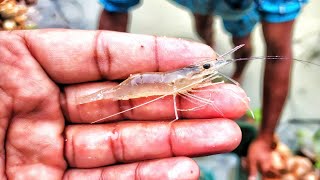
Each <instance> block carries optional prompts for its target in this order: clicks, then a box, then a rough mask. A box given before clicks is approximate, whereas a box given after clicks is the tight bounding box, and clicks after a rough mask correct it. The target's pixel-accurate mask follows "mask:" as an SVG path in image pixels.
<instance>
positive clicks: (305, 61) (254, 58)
mask: <svg viewBox="0 0 320 180" xmlns="http://www.w3.org/2000/svg"><path fill="white" fill-rule="evenodd" d="M290 59H292V60H294V61H298V62H301V63H304V64H311V65H315V66H320V64H317V63H314V62H311V61H308V60H302V59H296V58H286V57H282V56H253V57H247V58H237V59H228V60H225V61H248V60H290Z"/></svg>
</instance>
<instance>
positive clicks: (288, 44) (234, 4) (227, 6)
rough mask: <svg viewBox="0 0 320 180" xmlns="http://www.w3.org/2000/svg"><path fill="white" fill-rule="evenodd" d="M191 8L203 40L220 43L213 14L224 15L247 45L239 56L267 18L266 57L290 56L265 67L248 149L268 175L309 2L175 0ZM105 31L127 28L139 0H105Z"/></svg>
mask: <svg viewBox="0 0 320 180" xmlns="http://www.w3.org/2000/svg"><path fill="white" fill-rule="evenodd" d="M174 1H175V2H176V3H178V4H180V5H182V6H184V7H186V8H187V9H189V10H190V11H191V12H192V13H193V15H194V19H195V28H196V31H197V33H198V35H199V36H200V37H201V38H202V39H203V41H204V42H205V43H206V44H207V45H209V46H211V47H214V45H215V43H214V39H213V34H214V31H213V17H212V15H213V14H215V15H220V16H221V17H222V19H223V24H224V28H225V29H226V30H227V31H228V32H229V33H231V35H232V42H233V44H234V45H235V46H237V45H240V44H246V45H245V46H244V47H243V48H241V49H239V50H238V51H236V52H235V53H234V56H235V58H246V57H250V56H251V54H252V44H251V40H250V38H251V32H252V30H253V28H254V26H255V25H256V24H257V23H258V22H261V24H262V29H263V35H264V40H265V45H266V56H280V57H285V58H286V59H288V60H283V61H276V60H267V61H266V64H265V71H264V85H263V105H262V109H263V115H262V124H261V127H260V132H259V135H258V137H257V138H256V140H255V141H254V142H253V143H252V144H251V145H250V147H249V151H248V162H249V163H248V164H249V174H250V178H254V177H255V176H256V175H257V171H258V170H260V171H261V172H262V174H266V173H268V170H269V168H270V161H269V160H270V153H271V150H272V145H273V134H274V132H275V128H276V126H277V123H278V121H279V118H280V115H281V112H282V110H283V107H284V104H285V100H286V97H287V94H288V89H289V84H290V74H291V66H292V60H291V59H292V33H293V27H294V22H295V19H296V18H297V16H298V14H299V13H300V10H301V8H302V7H303V5H304V4H305V3H307V0H264V1H260V0H255V1H254V0H192V1H191V0H190V1H188V0H174ZM100 2H101V3H102V5H103V7H104V10H103V12H102V13H101V18H100V24H99V29H112V30H118V31H126V30H127V24H128V19H129V17H128V10H129V8H131V7H132V6H134V5H136V4H138V3H139V1H138V0H133V1H114V0H112V1H111V0H100ZM246 64H247V61H237V62H236V69H235V72H234V74H233V76H232V78H233V79H234V80H236V81H238V82H241V78H242V74H243V71H244V69H245V67H246Z"/></svg>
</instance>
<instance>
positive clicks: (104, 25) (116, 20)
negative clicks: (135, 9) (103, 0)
mask: <svg viewBox="0 0 320 180" xmlns="http://www.w3.org/2000/svg"><path fill="white" fill-rule="evenodd" d="M128 19H129V15H128V13H118V12H109V11H107V10H105V9H103V10H102V11H101V14H100V20H99V26H98V29H102V30H110V31H118V32H127V29H128Z"/></svg>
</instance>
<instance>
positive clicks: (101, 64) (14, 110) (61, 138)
mask: <svg viewBox="0 0 320 180" xmlns="http://www.w3.org/2000/svg"><path fill="white" fill-rule="evenodd" d="M0 54H1V56H0V120H1V121H0V122H1V131H0V148H1V151H0V155H1V157H2V158H1V160H0V173H1V176H2V177H4V178H5V177H6V178H8V179H14V178H20V179H61V178H63V177H64V178H66V179H79V178H88V179H89V178H91V179H98V178H106V179H115V178H116V179H134V178H139V179H150V178H151V179H152V178H153V179H181V178H182V179H197V178H198V176H199V169H198V167H197V165H196V164H195V163H194V161H192V160H191V159H189V158H186V157H175V156H196V155H205V154H215V153H223V152H228V151H231V150H233V149H234V148H235V147H236V146H237V145H238V144H239V143H240V140H241V131H240V129H239V127H238V126H237V125H236V123H234V122H233V121H231V120H228V119H226V118H230V119H234V118H237V117H239V116H241V115H242V114H244V113H245V111H246V109H247V105H246V104H245V103H244V102H243V100H242V99H241V98H239V97H244V98H246V95H245V93H244V92H243V90H242V89H241V88H240V87H238V86H235V85H230V84H218V85H215V86H213V87H212V89H213V92H215V93H212V98H213V99H214V101H215V103H216V105H217V107H219V109H220V111H221V113H223V114H224V118H219V114H220V113H216V112H215V110H214V108H212V107H210V106H209V107H207V106H206V108H203V109H201V110H197V111H187V112H181V113H180V114H179V115H180V118H182V119H189V120H187V121H184V120H178V121H175V122H173V123H170V121H169V119H174V111H173V107H172V98H170V97H168V98H164V99H161V100H159V101H157V102H155V103H151V104H149V105H146V106H143V107H140V108H137V109H135V110H134V111H132V112H128V113H124V114H122V115H119V116H116V117H114V118H113V119H112V120H113V122H107V123H104V124H90V122H92V121H94V120H96V119H98V118H101V117H103V116H105V115H107V114H112V113H115V112H118V111H120V109H121V107H122V106H125V105H127V106H128V105H131V106H134V105H136V104H138V103H139V101H140V102H141V101H146V99H150V98H143V99H144V100H142V99H140V100H139V99H138V100H130V101H119V102H117V101H110V100H102V101H97V102H92V103H88V104H85V105H83V106H79V105H78V104H77V99H78V98H79V97H80V96H83V95H85V94H88V93H91V92H95V91H96V90H99V89H101V88H105V87H111V86H114V84H115V83H114V82H110V80H121V79H124V78H126V77H128V76H129V75H130V74H132V73H137V72H153V71H168V70H173V69H176V68H179V67H183V66H186V65H190V64H191V63H194V62H195V61H199V59H197V57H205V56H206V57H213V56H214V55H215V54H214V52H213V51H212V49H211V48H210V47H208V46H206V45H203V44H199V43H193V42H188V41H184V40H181V39H170V38H160V37H154V36H145V35H133V34H125V33H116V32H107V31H74V30H34V31H11V32H0ZM191 57H194V58H191ZM103 79H104V80H106V81H105V82H101V80H103ZM99 81H100V82H99ZM89 82H90V83H89ZM178 102H179V103H178V107H179V108H183V107H184V105H185V104H187V103H188V102H186V101H184V100H183V99H182V98H181V99H180V100H179V99H178ZM220 116H221V115H220ZM197 118H206V119H197ZM66 119H67V121H66ZM123 119H131V120H130V121H125V122H117V121H118V120H123ZM164 119H167V120H168V121H163V120H164ZM138 120H149V121H138ZM76 123H78V124H76ZM80 123H81V124H80ZM144 160H151V161H144ZM117 163H122V165H115V164H117ZM104 166H108V167H104ZM82 168H87V169H82ZM88 168H90V169H88Z"/></svg>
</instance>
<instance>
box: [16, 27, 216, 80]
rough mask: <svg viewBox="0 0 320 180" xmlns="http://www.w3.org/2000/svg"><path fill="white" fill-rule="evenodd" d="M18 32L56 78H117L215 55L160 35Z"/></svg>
mask: <svg viewBox="0 0 320 180" xmlns="http://www.w3.org/2000/svg"><path fill="white" fill-rule="evenodd" d="M20 34H21V35H22V36H23V37H24V39H25V43H26V44H27V47H28V48H29V51H30V52H31V54H32V55H33V57H35V58H36V59H37V60H38V61H39V63H40V64H41V65H42V67H43V68H44V69H45V70H46V72H47V73H48V75H49V76H50V77H51V78H52V79H53V80H54V81H56V82H59V83H79V82H86V81H95V80H99V79H103V78H105V79H119V78H120V79H121V78H125V77H127V76H128V75H130V74H133V73H137V72H154V71H167V70H170V69H176V68H178V67H183V66H186V65H189V64H191V63H193V62H195V61H200V60H203V57H206V58H214V59H215V57H216V55H215V53H214V51H213V50H212V49H211V48H210V47H209V46H207V45H204V44H200V43H194V42H189V41H185V40H181V39H170V38H165V37H155V36H147V35H135V34H126V33H119V32H110V31H79V30H78V31H76V30H36V31H23V32H20ZM35 42H36V43H35ZM199 57H202V58H199Z"/></svg>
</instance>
